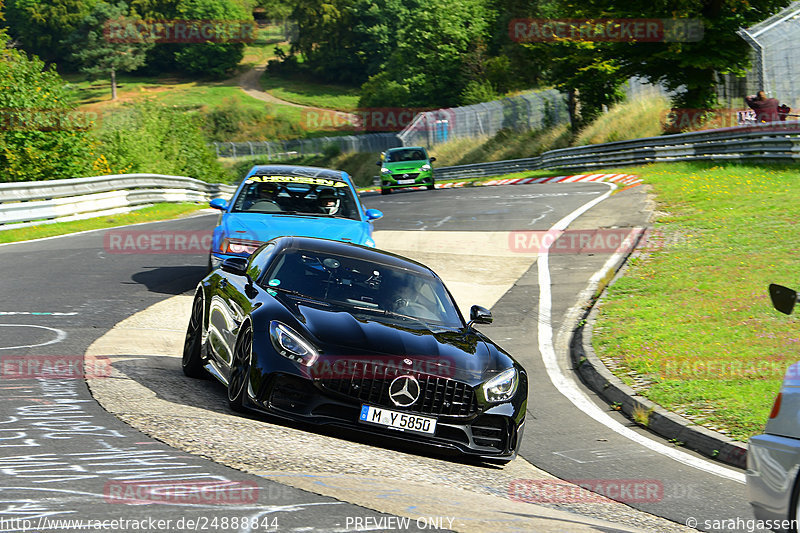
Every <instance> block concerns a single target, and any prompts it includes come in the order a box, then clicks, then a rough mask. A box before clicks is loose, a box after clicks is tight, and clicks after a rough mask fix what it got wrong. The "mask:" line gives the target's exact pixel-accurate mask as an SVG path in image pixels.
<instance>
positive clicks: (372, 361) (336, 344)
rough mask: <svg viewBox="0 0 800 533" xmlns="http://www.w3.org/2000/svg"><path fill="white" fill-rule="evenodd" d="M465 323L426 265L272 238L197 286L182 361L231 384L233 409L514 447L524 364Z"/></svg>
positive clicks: (524, 393)
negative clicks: (250, 253) (521, 364)
mask: <svg viewBox="0 0 800 533" xmlns="http://www.w3.org/2000/svg"><path fill="white" fill-rule="evenodd" d="M491 321H492V317H491V313H490V312H489V311H487V310H486V309H484V308H482V307H479V306H473V307H472V309H471V311H470V322H469V323H465V321H464V319H463V317H462V316H461V313H460V312H459V311H458V308H457V306H456V305H455V302H454V300H453V298H452V296H451V295H450V293H449V292H448V290H447V289H446V288H445V286H444V284H443V283H442V281H441V279H439V277H438V276H437V275H436V274H434V273H433V272H432V271H431V270H430V269H428V268H427V267H425V266H423V265H421V264H419V263H417V262H415V261H411V260H409V259H405V258H403V257H400V256H397V255H394V254H390V253H388V252H382V251H380V250H375V249H373V248H367V247H363V246H357V245H353V244H347V243H341V242H336V241H329V240H324V239H312V238H300V237H280V238H277V239H273V240H271V241H269V242H267V243H265V244H264V245H263V246H261V247H260V248H259V249H258V250H256V252H255V253H253V254H252V255H251V256H250V257H249V258H248V259H245V258H239V257H233V258H229V259H226V260H225V261H224V262H223V264H222V266H221V268H220V269H217V270H214V271H213V272H212V273H210V274H209V275H208V276H207V277H206V278H204V279H203V280H202V281H201V282H200V284H199V285H198V287H197V291H196V294H195V297H194V303H193V306H192V314H191V318H190V320H189V327H188V330H187V333H186V342H185V345H184V351H183V371H184V372H185V373H186V375H187V376H190V377H204V376H206V375H207V373H209V374H211V375H212V376H214V377H215V378H217V379H218V380H219V381H220V382H222V383H223V384H224V385H226V386H227V388H228V401H229V403H230V406H231V408H233V409H234V410H237V411H243V410H255V411H261V412H265V413H269V414H271V415H275V416H279V417H284V418H287V419H292V420H302V421H305V422H311V423H315V424H333V425H337V426H343V427H347V428H350V429H357V430H360V431H366V432H370V433H376V434H381V435H387V436H391V437H394V438H398V439H402V440H406V441H411V442H415V443H421V444H426V445H432V446H437V447H443V448H448V449H450V450H453V449H454V450H457V451H460V452H461V453H463V454H466V455H470V456H475V457H478V458H482V459H485V460H490V461H495V462H500V463H502V462H508V461H510V460H511V459H513V458H514V457H516V454H517V450H518V448H519V444H520V441H521V438H522V430H523V426H524V421H525V410H526V404H527V397H528V379H527V375H526V373H525V370H524V369H523V368H522V367H521V366H520V365H519V364H518V363H517V362H516V361H514V359H512V358H511V356H510V355H509V354H507V353H506V352H505V351H503V350H502V348H500V347H499V346H497V345H496V344H495V343H493V342H492V341H491V340H489V339H488V338H487V337H486V336H484V335H483V334H481V333H479V332H478V331H476V330H475V329H474V328H473V324H488V323H490V322H491Z"/></svg>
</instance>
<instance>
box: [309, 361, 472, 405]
mask: <svg viewBox="0 0 800 533" xmlns="http://www.w3.org/2000/svg"><path fill="white" fill-rule="evenodd" d="M354 365H355V366H351V367H350V368H351V369H352V371H351V372H350V373H349V375H350V377H349V378H348V377H344V376H343V377H341V378H335V379H328V378H324V379H321V380H320V384H321V385H322V386H323V387H324V388H325V389H327V390H330V391H334V392H338V393H340V394H344V395H346V396H349V397H351V398H355V399H357V400H359V401H361V402H364V403H368V404H371V405H376V406H380V407H388V408H390V409H398V407H397V406H396V405H395V404H394V403H393V402H392V400H391V399H390V398H389V385H391V383H392V381H393V380H394V379H395V378H396V377H398V376H404V375H411V376H414V377H415V378H417V381H419V386H420V394H419V399H418V400H417V401H416V402H415V403H414V404H413V405H411V406H410V407H408V408H405V409H407V410H409V411H413V412H416V413H422V414H429V415H445V416H470V415H472V414H474V413H476V412H477V411H478V402H477V399H476V398H475V391H474V390H473V388H472V387H471V386H470V385H468V384H466V383H462V382H461V381H456V380H454V379H449V378H442V377H436V376H430V375H427V374H422V373H418V372H405V371H403V370H402V369H398V368H394V367H390V368H386V367H381V366H380V365H375V364H372V363H361V362H358V363H354Z"/></svg>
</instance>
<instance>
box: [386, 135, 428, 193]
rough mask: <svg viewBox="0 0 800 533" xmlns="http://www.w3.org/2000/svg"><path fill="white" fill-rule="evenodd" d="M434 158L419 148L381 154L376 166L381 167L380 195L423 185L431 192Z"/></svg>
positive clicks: (388, 151)
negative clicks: (393, 190)
mask: <svg viewBox="0 0 800 533" xmlns="http://www.w3.org/2000/svg"><path fill="white" fill-rule="evenodd" d="M434 161H436V158H435V157H428V152H426V151H425V148H423V147H421V146H405V147H403V148H392V149H390V150H386V152H384V153H383V155H382V157H381V160H380V161H378V166H379V167H381V176H380V186H381V194H389V193H390V192H392V189H402V188H403V187H416V186H419V185H424V186H425V187H427V188H428V190H433V188H434V186H433V168H432V167H431V163H433V162H434Z"/></svg>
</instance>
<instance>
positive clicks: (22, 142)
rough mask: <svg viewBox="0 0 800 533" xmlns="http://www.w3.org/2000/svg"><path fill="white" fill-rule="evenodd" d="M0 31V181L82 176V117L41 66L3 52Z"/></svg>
mask: <svg viewBox="0 0 800 533" xmlns="http://www.w3.org/2000/svg"><path fill="white" fill-rule="evenodd" d="M7 39H8V38H7V37H6V36H5V35H4V33H3V32H0V181H29V180H49V179H58V178H78V177H82V176H86V175H87V173H88V172H89V170H90V168H91V166H90V163H91V157H90V156H91V154H92V152H93V144H92V141H91V138H90V136H89V133H88V131H87V130H88V128H89V127H90V126H91V123H90V121H89V120H88V117H87V116H86V115H83V114H80V113H78V112H76V111H75V109H74V107H73V106H71V105H70V104H69V103H68V101H69V95H68V93H67V91H66V89H65V88H64V81H63V80H62V79H61V77H60V76H59V75H58V74H57V73H56V72H55V71H54V70H53V69H52V68H45V65H44V62H42V61H41V60H40V59H38V58H36V57H32V58H28V57H27V55H26V54H25V53H23V52H21V51H19V50H14V49H10V48H7V44H8V43H7Z"/></svg>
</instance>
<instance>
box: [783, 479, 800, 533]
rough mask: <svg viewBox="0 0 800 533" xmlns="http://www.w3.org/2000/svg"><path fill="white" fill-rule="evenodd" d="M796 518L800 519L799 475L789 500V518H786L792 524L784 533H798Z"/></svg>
mask: <svg viewBox="0 0 800 533" xmlns="http://www.w3.org/2000/svg"><path fill="white" fill-rule="evenodd" d="M798 517H800V474H798V476H797V479H795V481H794V489H793V490H792V497H791V498H790V500H789V516H788V517H787V518H788V519H789V520H791V521H792V522H791V525H790V526H789V529H788V530H786V531H788V532H789V533H798V527H797V520H798Z"/></svg>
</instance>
